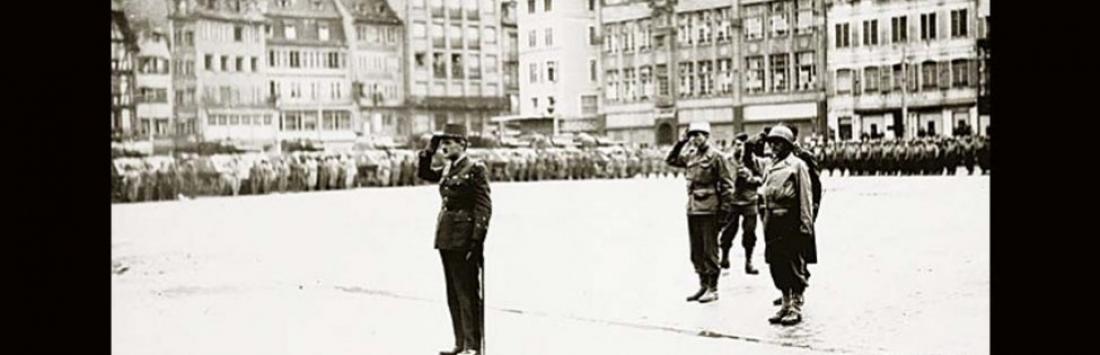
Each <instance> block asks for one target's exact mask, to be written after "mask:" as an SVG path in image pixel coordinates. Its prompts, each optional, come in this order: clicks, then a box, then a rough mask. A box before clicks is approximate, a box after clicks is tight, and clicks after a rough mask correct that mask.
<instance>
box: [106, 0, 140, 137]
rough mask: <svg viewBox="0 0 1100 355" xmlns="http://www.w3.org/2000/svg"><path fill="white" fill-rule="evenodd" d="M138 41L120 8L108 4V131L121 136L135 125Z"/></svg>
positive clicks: (130, 131) (129, 132) (131, 130)
mask: <svg viewBox="0 0 1100 355" xmlns="http://www.w3.org/2000/svg"><path fill="white" fill-rule="evenodd" d="M137 52H138V44H137V38H136V36H134V33H133V31H132V30H131V28H130V23H129V21H128V20H127V19H126V14H125V13H123V11H122V10H121V7H120V6H118V4H116V3H115V2H112V3H111V134H112V135H113V136H114V137H118V138H121V137H123V136H127V135H130V134H132V133H133V130H134V128H135V127H136V126H137V125H136V124H135V122H134V121H135V120H136V117H137V113H136V107H135V106H134V56H136V55H137Z"/></svg>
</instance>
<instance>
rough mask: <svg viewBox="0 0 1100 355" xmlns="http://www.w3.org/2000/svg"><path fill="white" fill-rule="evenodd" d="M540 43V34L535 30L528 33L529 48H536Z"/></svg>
mask: <svg viewBox="0 0 1100 355" xmlns="http://www.w3.org/2000/svg"><path fill="white" fill-rule="evenodd" d="M537 43H538V32H537V31H535V30H530V31H527V48H535V45H536V44H537Z"/></svg>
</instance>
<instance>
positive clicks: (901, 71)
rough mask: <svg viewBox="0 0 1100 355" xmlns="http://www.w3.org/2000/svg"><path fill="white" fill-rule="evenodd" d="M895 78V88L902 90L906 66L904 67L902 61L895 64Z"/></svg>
mask: <svg viewBox="0 0 1100 355" xmlns="http://www.w3.org/2000/svg"><path fill="white" fill-rule="evenodd" d="M893 78H894V86H893V87H894V90H898V91H901V88H902V86H901V85H902V84H904V83H905V68H903V67H902V65H901V64H900V63H899V64H894V75H893Z"/></svg>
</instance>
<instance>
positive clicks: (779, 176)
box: [763, 153, 817, 263]
mask: <svg viewBox="0 0 1100 355" xmlns="http://www.w3.org/2000/svg"><path fill="white" fill-rule="evenodd" d="M811 184H812V182H811V178H810V167H809V166H807V165H806V163H805V162H803V161H802V159H799V158H798V157H797V156H795V154H793V153H792V154H789V155H787V157H786V158H784V159H782V160H778V161H774V162H773V163H772V165H771V166H770V167H769V168H768V172H767V174H765V178H764V189H763V190H764V192H763V197H764V205H765V206H766V213H765V214H764V216H765V228H767V223H766V221H767V220H768V219H770V218H773V217H777V216H780V215H789V214H797V215H798V223H799V225H798V230H799V231H800V232H801V234H802V235H803V236H806V237H807V239H806V240H805V242H806V244H804V245H803V246H804V248H805V249H803V250H802V251H803V252H804V255H803V256H804V257H805V258H806V262H808V263H816V262H817V248H816V243H815V242H814V211H813V203H814V202H813V197H812V195H813V192H812V191H811V189H812V187H811Z"/></svg>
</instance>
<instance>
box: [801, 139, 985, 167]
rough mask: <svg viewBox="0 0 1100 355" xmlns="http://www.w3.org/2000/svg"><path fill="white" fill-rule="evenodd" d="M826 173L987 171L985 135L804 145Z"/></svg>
mask: <svg viewBox="0 0 1100 355" xmlns="http://www.w3.org/2000/svg"><path fill="white" fill-rule="evenodd" d="M806 148H807V149H808V150H810V151H811V153H812V154H813V155H814V157H815V158H816V159H817V161H818V162H820V169H821V171H822V172H825V171H828V172H829V175H834V174H835V175H847V176H853V175H854V176H861V175H955V174H957V173H958V172H959V170H960V168H965V169H966V171H967V174H969V175H973V174H974V172H975V170H976V169H975V168H981V173H982V174H989V172H990V168H991V167H990V153H989V152H990V151H989V138H988V137H975V136H964V137H961V138H955V137H931V138H918V139H912V140H866V141H858V142H840V143H827V144H811V145H809V146H808V147H806Z"/></svg>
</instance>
